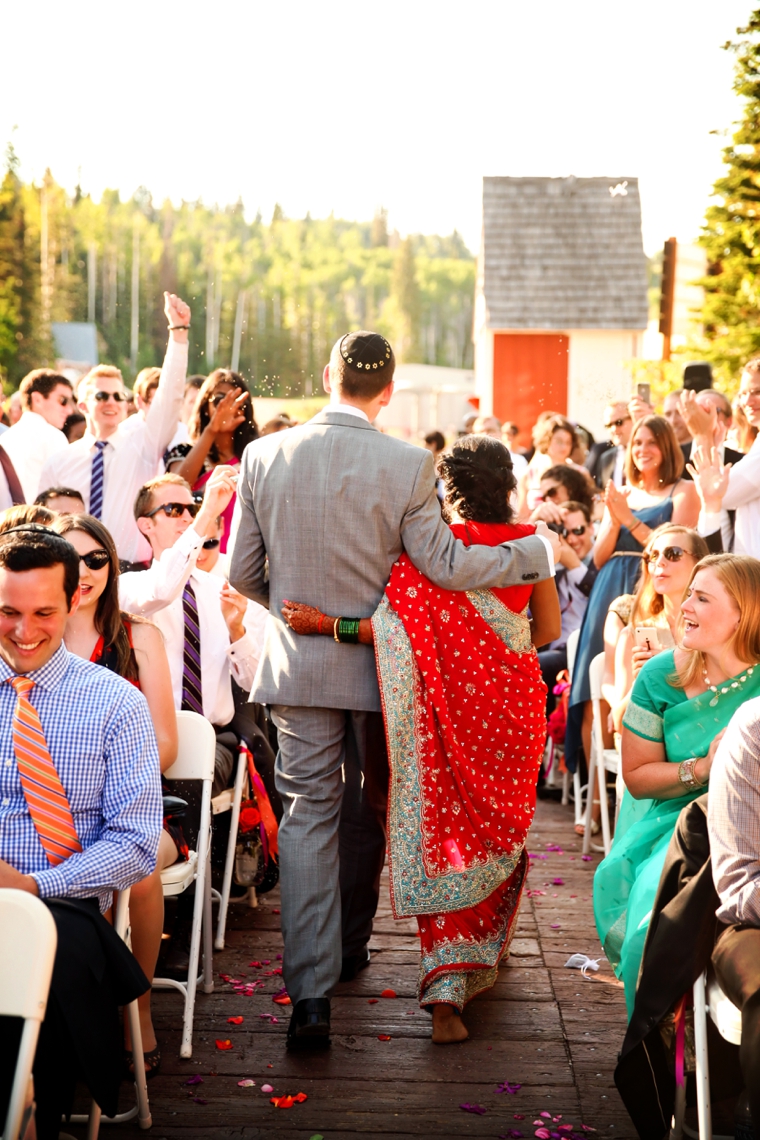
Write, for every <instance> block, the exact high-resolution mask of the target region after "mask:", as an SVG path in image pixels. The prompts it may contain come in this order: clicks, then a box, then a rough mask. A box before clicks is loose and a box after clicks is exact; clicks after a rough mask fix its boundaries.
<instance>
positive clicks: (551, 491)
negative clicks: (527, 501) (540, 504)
mask: <svg viewBox="0 0 760 1140" xmlns="http://www.w3.org/2000/svg"><path fill="white" fill-rule="evenodd" d="M560 486H561V484H560ZM557 491H559V487H549V488H548V489H547V490H546V491H542V492H541V495H540V496H539V497H540V498H542V499H553V498H555V496H556V494H557Z"/></svg>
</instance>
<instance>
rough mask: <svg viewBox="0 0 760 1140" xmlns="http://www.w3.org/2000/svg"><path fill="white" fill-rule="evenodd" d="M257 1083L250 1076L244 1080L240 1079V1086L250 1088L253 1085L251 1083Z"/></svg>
mask: <svg viewBox="0 0 760 1140" xmlns="http://www.w3.org/2000/svg"><path fill="white" fill-rule="evenodd" d="M255 1084H256V1082H255V1081H252V1080H251V1078H250V1077H246V1079H245V1080H244V1081H238V1088H241V1089H249V1088H250V1087H251V1085H255Z"/></svg>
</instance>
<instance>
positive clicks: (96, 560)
mask: <svg viewBox="0 0 760 1140" xmlns="http://www.w3.org/2000/svg"><path fill="white" fill-rule="evenodd" d="M79 561H80V562H84V564H85V566H86V567H87V569H88V570H102V569H103V567H104V566H107V565H108V563H109V562H110V561H111V555H110V554H109V553H108V551H107V550H91V551H90V553H89V554H80V555H79Z"/></svg>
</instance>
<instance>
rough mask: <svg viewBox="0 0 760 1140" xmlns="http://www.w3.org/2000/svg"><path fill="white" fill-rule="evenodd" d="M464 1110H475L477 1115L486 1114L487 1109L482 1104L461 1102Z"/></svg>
mask: <svg viewBox="0 0 760 1140" xmlns="http://www.w3.org/2000/svg"><path fill="white" fill-rule="evenodd" d="M459 1107H460V1108H461V1109H462V1110H463V1112H474V1113H475V1115H476V1116H485V1112H486V1110H485V1109H484V1108H483V1106H482V1104H467V1103H465V1104H460V1106H459Z"/></svg>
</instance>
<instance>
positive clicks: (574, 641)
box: [562, 629, 586, 823]
mask: <svg viewBox="0 0 760 1140" xmlns="http://www.w3.org/2000/svg"><path fill="white" fill-rule="evenodd" d="M580 636H581V631H580V629H574V630H573V632H572V633H571V634H570V636H569V637H568V639H567V675H568V677H569V679H570V680H571V681H572V679H573V670H574V669H575V658H576V655H577V653H578V641H579V639H580ZM585 791H586V785H585V784H583V785H582V784H581V776H580V772H579V771H578V768H577V767H576V769H575V771H574V772H573V804H574V806H575V822H576V823H582V822H583V794H584V792H585ZM562 803H563V805H564V806H565V807H567V805H568V804H569V803H570V773H569V772H567V771H566V772H564V773H563V775H562Z"/></svg>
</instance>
